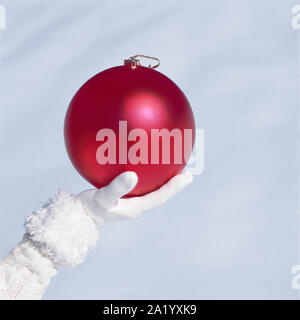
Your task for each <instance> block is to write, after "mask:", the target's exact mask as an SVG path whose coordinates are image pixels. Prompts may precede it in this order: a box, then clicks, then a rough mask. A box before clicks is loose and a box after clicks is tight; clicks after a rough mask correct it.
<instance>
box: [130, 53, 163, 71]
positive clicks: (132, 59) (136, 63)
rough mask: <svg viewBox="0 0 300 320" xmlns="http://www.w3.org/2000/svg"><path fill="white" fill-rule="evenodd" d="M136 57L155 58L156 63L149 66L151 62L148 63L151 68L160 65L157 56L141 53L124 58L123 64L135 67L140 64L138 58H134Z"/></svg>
mask: <svg viewBox="0 0 300 320" xmlns="http://www.w3.org/2000/svg"><path fill="white" fill-rule="evenodd" d="M138 57H140V58H147V59H152V60H156V61H157V62H158V63H157V64H156V65H154V66H151V64H149V68H151V69H155V68H157V67H159V65H160V60H159V59H158V58H155V57H149V56H145V55H143V54H136V55H135V56H132V57H130V58H129V59H126V60H124V65H125V66H130V67H131V68H132V69H135V68H136V67H137V66H140V65H141V63H140V60H138V59H136V58H138Z"/></svg>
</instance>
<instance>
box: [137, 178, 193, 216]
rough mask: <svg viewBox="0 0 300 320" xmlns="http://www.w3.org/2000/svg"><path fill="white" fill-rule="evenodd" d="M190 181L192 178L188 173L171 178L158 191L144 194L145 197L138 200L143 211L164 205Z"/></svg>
mask: <svg viewBox="0 0 300 320" xmlns="http://www.w3.org/2000/svg"><path fill="white" fill-rule="evenodd" d="M192 181H193V176H192V175H191V174H190V173H189V172H185V173H181V174H179V175H177V176H175V177H173V178H172V179H171V180H170V181H168V182H167V183H166V184H164V185H163V186H162V187H160V188H159V189H158V190H156V191H153V192H151V193H149V194H146V195H145V196H143V197H141V198H140V200H141V202H142V204H143V209H144V210H148V209H152V208H154V207H156V206H159V205H161V204H163V203H165V202H166V201H168V200H169V199H170V198H172V197H174V196H175V195H176V194H177V193H178V192H180V191H181V190H182V189H183V188H185V187H186V186H187V185H189V184H190V183H191V182H192Z"/></svg>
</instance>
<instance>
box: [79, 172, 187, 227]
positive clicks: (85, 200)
mask: <svg viewBox="0 0 300 320" xmlns="http://www.w3.org/2000/svg"><path fill="white" fill-rule="evenodd" d="M192 180H193V176H192V175H191V174H190V173H182V174H180V175H177V176H175V177H173V179H171V180H170V181H169V182H168V183H166V184H165V185H164V186H162V187H161V188H160V189H158V190H156V191H153V192H151V193H149V194H147V195H145V196H142V197H132V198H122V197H123V196H124V195H126V194H127V193H129V192H130V191H131V190H133V188H134V187H135V186H136V184H137V182H138V177H137V175H136V174H135V173H134V172H131V171H127V172H124V173H122V174H120V175H119V176H118V177H116V178H115V179H114V180H113V181H112V182H111V183H110V184H109V185H108V186H106V187H104V188H102V189H99V190H97V189H96V190H95V189H94V190H87V191H84V192H82V193H80V194H79V195H77V197H78V198H79V199H80V200H81V202H82V204H83V207H84V208H85V210H86V211H87V213H88V214H89V215H90V216H91V217H92V218H93V219H94V221H95V222H96V223H97V225H101V224H102V223H103V222H104V221H106V220H118V219H122V218H127V219H132V218H136V217H137V216H139V215H140V214H141V213H142V212H143V211H145V210H149V209H152V208H154V207H157V206H159V205H161V204H163V203H165V202H166V201H168V200H169V199H170V198H172V197H173V196H174V195H175V194H177V193H178V192H179V191H180V190H182V189H183V188H184V187H185V186H186V185H188V184H189V183H191V182H192Z"/></svg>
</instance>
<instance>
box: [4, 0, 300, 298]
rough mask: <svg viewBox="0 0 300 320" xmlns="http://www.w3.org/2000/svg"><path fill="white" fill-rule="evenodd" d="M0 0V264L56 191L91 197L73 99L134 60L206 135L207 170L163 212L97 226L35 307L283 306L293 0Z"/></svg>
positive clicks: (294, 90)
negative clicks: (81, 171)
mask: <svg viewBox="0 0 300 320" xmlns="http://www.w3.org/2000/svg"><path fill="white" fill-rule="evenodd" d="M0 2H1V3H2V4H3V5H5V7H6V9H7V29H6V30H5V31H1V32H0V33H1V35H0V36H1V64H0V70H1V71H0V74H1V81H2V84H1V89H2V94H1V113H0V117H1V160H0V167H1V201H0V203H1V215H0V223H1V229H0V232H1V236H0V240H1V246H0V254H1V256H4V255H5V254H7V252H8V251H9V249H10V248H11V247H12V246H13V245H14V244H15V243H16V242H17V241H19V240H20V239H21V237H22V234H23V227H22V224H23V221H24V218H25V216H26V215H27V214H28V213H29V212H30V211H32V210H33V209H37V208H39V206H40V202H41V201H44V200H46V199H47V198H48V197H49V196H50V195H52V194H53V193H55V192H56V191H57V189H58V188H59V187H63V188H65V189H66V190H68V191H71V192H74V193H77V192H80V191H82V190H84V189H87V188H90V185H89V184H88V183H87V182H85V181H84V180H83V179H82V178H81V177H80V176H79V175H78V174H77V172H76V171H75V170H74V169H73V167H72V165H71V163H70V161H69V159H68V157H67V154H66V152H65V148H64V141H63V136H62V130H63V120H64V114H65V111H66V108H67V106H68V103H69V101H70V99H71V98H72V96H73V94H74V93H75V91H76V90H77V89H78V88H79V87H80V86H81V84H82V83H83V82H84V81H85V80H87V79H88V78H89V77H91V76H92V75H94V74H95V73H97V72H100V71H102V70H104V69H106V68H109V67H112V66H115V65H119V64H121V63H122V61H123V59H124V58H128V57H129V56H130V55H133V54H136V53H144V54H149V55H154V56H157V57H159V58H160V59H161V67H160V68H159V71H161V72H163V73H164V74H166V75H167V76H169V77H170V78H171V79H173V80H174V81H175V82H176V83H177V84H178V85H179V86H180V87H181V88H182V89H183V91H184V92H185V93H186V95H187V97H188V98H189V100H190V103H191V105H192V106H193V111H194V114H195V118H196V123H197V127H198V128H204V129H205V135H206V136H205V144H206V149H205V170H204V172H203V174H202V175H201V176H197V177H195V181H194V183H193V184H192V185H191V186H189V187H188V188H187V189H186V190H185V191H184V192H182V193H181V194H180V195H178V196H177V197H176V198H175V199H173V200H172V201H170V202H169V203H167V204H166V205H164V206H162V207H160V208H158V209H155V210H153V211H151V212H148V213H146V214H145V215H144V216H143V217H141V218H140V219H138V220H136V221H129V222H120V223H115V224H109V225H106V226H105V227H104V228H103V232H102V235H101V241H100V244H99V246H98V247H97V249H96V250H94V251H93V252H92V253H91V254H90V255H89V256H88V258H87V260H86V262H85V263H84V264H82V265H80V266H78V267H77V268H75V269H72V270H67V269H63V270H61V271H60V272H59V275H58V276H57V277H55V278H54V279H53V281H52V282H51V285H50V287H49V289H48V291H47V293H46V295H45V298H46V299H110V298H113V299H133V298H135V299H148V298H149V299H150V298H158V299H161V298H165V299H173V298H178V299H185V298H186V299H187V298H193V299H211V298H213V299H222V298H226V299H232V298H238V299H245V298H250V299H263V298H270V299H274V298H275V299H278V298H283V299H295V298H297V291H294V290H293V289H292V288H291V284H290V282H291V278H292V275H291V271H290V270H291V267H292V266H293V265H294V264H300V261H299V257H298V255H297V251H298V247H297V237H298V230H299V225H298V219H297V212H298V196H299V190H298V188H297V185H298V180H299V179H298V154H297V145H298V142H297V141H298V137H297V130H298V97H297V95H298V92H299V86H298V68H299V64H298V61H297V59H298V55H299V53H298V52H297V46H298V38H299V33H300V30H298V31H296V30H293V29H292V28H291V25H290V21H291V18H292V15H291V8H292V6H293V5H295V4H297V1H288V0H284V1H283V0H256V1H254V0H243V1H241V0H226V1H225V0H223V1H222V0H219V1H212V0H198V1H189V0H185V1H178V0H177V1H175V0H169V1H154V0H152V1H141V0H125V1H124V0H122V1H121V0H119V1H96V0H93V1H91V0H84V1H83V0H82V1H74V0H73V1H65V0H52V1H41V0H39V1H34V0H26V1H24V0H22V1H21V0H2V1H0Z"/></svg>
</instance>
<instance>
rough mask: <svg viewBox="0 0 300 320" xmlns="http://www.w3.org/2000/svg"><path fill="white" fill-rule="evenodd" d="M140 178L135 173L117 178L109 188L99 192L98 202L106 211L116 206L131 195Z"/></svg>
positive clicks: (127, 172) (127, 173) (97, 193)
mask: <svg viewBox="0 0 300 320" xmlns="http://www.w3.org/2000/svg"><path fill="white" fill-rule="evenodd" d="M137 182H138V177H137V175H136V173H135V172H133V171H126V172H123V173H121V174H120V175H119V176H117V177H116V178H115V179H114V180H113V181H112V182H111V183H110V184H109V185H108V186H106V187H104V188H101V189H99V190H97V192H96V201H97V202H99V203H101V205H102V206H104V207H105V208H106V209H108V208H110V207H113V206H115V204H116V202H117V200H118V199H119V198H121V197H123V196H124V195H126V194H127V193H129V192H130V191H131V190H132V189H133V188H134V187H135V186H136V184H137Z"/></svg>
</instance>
